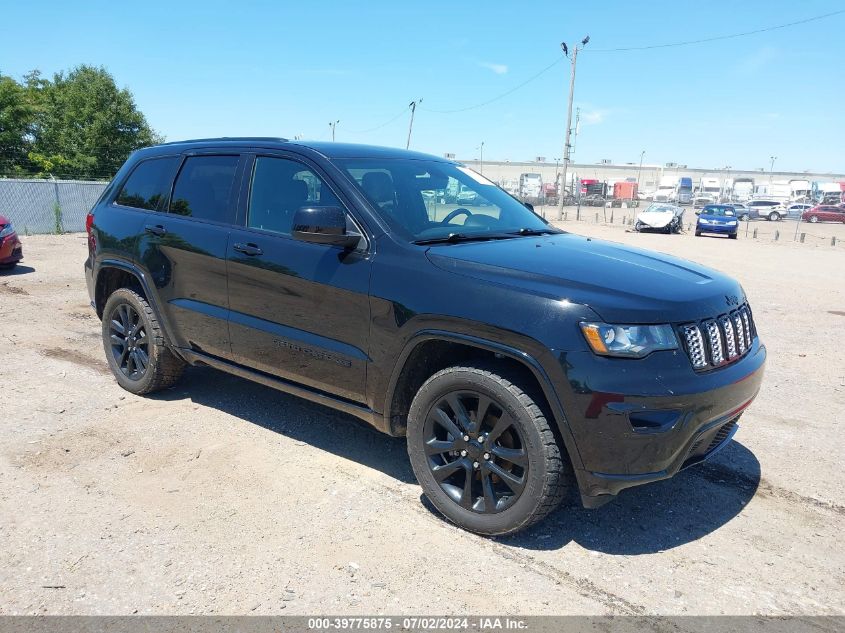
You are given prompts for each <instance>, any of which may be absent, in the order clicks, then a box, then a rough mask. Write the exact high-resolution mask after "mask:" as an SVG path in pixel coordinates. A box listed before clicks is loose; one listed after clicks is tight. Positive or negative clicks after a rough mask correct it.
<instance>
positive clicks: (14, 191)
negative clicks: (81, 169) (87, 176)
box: [0, 178, 108, 235]
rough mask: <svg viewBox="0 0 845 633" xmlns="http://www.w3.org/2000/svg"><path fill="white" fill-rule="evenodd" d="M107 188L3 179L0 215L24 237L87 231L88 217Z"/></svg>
mask: <svg viewBox="0 0 845 633" xmlns="http://www.w3.org/2000/svg"><path fill="white" fill-rule="evenodd" d="M107 185H108V183H107V182H105V181H97V180H31V179H17V178H0V215H4V216H6V217H7V218H8V219H9V220H10V221H11V222H12V224H13V225H14V226H15V228H16V229H17V231H18V233H20V234H23V235H32V234H35V233H63V232H65V231H84V230H85V216H86V215H87V213H88V211H90V210H91V207H93V206H94V203H95V202H96V201H97V198H99V197H100V194H101V193H103V190H104V189H105V188H106V186H107Z"/></svg>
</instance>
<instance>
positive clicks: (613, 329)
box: [581, 323, 678, 358]
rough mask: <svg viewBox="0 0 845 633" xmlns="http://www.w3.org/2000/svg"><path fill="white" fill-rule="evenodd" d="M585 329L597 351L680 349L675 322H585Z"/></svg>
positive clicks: (634, 353) (634, 354)
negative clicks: (634, 323)
mask: <svg viewBox="0 0 845 633" xmlns="http://www.w3.org/2000/svg"><path fill="white" fill-rule="evenodd" d="M581 331H582V332H584V337H585V338H586V339H587V342H588V343H589V344H590V347H591V348H592V350H593V351H594V352H595V353H596V354H601V355H602V356H627V357H629V358H642V357H643V356H648V355H649V354H651V353H652V352H656V351H657V350H665V349H677V348H678V339H677V337H676V336H675V332H674V330H673V329H672V326H671V325H609V324H607V323H582V324H581Z"/></svg>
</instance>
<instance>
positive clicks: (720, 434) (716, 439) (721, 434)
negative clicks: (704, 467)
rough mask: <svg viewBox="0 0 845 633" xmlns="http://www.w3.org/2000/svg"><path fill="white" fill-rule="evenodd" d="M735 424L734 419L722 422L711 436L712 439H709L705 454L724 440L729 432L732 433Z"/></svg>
mask: <svg viewBox="0 0 845 633" xmlns="http://www.w3.org/2000/svg"><path fill="white" fill-rule="evenodd" d="M735 426H736V419H733V420H731V421H730V422H728V423H727V424H723V425H722V426H721V428H719V430H718V431H717V432H716V435H714V436H713V439H712V440H710V445H709V446H708V447H707V450H706V451H705V455H706V454H707V453H709V452H710V451H712V450H714V449H716V448H717V447H718V446H719V445H720V444H721V443H722V442H724V441H725V440H726V439H728V437H730V434H731V433H733V430H734V427H735Z"/></svg>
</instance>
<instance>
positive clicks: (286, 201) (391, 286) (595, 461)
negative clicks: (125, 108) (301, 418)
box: [85, 138, 766, 534]
mask: <svg viewBox="0 0 845 633" xmlns="http://www.w3.org/2000/svg"><path fill="white" fill-rule="evenodd" d="M467 191H471V192H474V194H475V195H474V196H472V197H471V199H472V203H471V204H468V203H461V202H460V201H458V200H457V199H456V196H457V193H458V192H467ZM465 198H466V199H469V197H467V196H465ZM449 200H451V202H447V201H449ZM87 230H88V247H89V256H88V259H87V261H86V263H85V276H86V278H87V283H88V291H89V293H90V296H91V300H92V304H93V306H94V308H95V309H96V311H97V315H98V316H100V318H101V319H102V335H103V343H104V346H105V352H106V357H107V358H108V362H109V365H110V367H111V369H112V371H113V372H114V375H115V377H116V379H117V381H118V382H119V383H120V385H121V386H122V387H124V388H125V389H127V390H129V391H131V392H133V393H137V394H144V393H150V392H153V391H156V390H158V389H163V388H166V387H169V386H171V385H173V384H174V383H175V382H176V381H177V380H178V379H179V376H180V374H181V373H182V370H183V368H184V367H185V365H186V364H190V365H208V366H211V367H216V368H218V369H222V370H223V371H227V372H230V373H232V374H235V375H238V376H242V377H244V378H249V379H251V380H255V381H258V382H261V383H263V384H265V385H268V386H271V387H275V388H277V389H280V390H282V391H285V392H288V393H292V394H295V395H297V396H301V397H303V398H307V399H308V400H312V401H314V402H318V403H321V404H324V405H327V406H329V407H333V408H335V409H338V410H341V411H344V412H346V413H350V414H352V415H354V416H357V417H358V418H361V419H363V420H366V421H367V422H368V423H370V424H372V425H373V426H374V427H376V428H377V429H379V430H381V431H383V432H385V433H389V434H391V435H399V436H401V435H406V436H407V443H408V454H409V456H410V461H411V464H412V466H413V469H414V472H415V473H416V476H417V478H418V480H419V482H420V484H421V486H422V488H423V490H424V491H425V493H426V495H427V496H428V498H429V499H430V500H431V502H432V503H433V504H434V506H436V507H437V509H438V510H439V511H440V512H442V513H443V514H444V515H445V516H446V517H447V518H449V519H450V520H452V521H454V522H455V523H457V524H458V525H460V526H462V527H464V528H466V529H469V530H472V531H475V532H479V533H482V534H506V533H510V532H514V531H516V530H519V529H521V528H524V527H526V526H528V525H530V524H531V523H533V522H535V521H537V520H539V519H540V518H542V517H543V516H545V515H546V514H547V513H548V512H549V511H550V510H552V508H554V507H555V505H556V504H557V503H558V502H559V501H560V500H561V499H562V498H563V497H564V495H565V494H567V492H568V491H574V490H575V489H576V487H577V490H578V491H580V494H581V499H582V502H583V504H584V505H585V506H587V507H597V506H599V505H601V504H602V503H604V502H605V501H608V500H609V499H611V498H612V497H613V495H615V494H616V493H618V492H619V491H620V490H622V489H624V488H627V487H630V486H635V485H638V484H643V483H647V482H651V481H655V480H658V479H664V478H666V477H670V476H672V475H674V474H675V473H676V472H678V470H680V469H681V468H684V467H686V466H689V465H691V464H694V463H697V462H700V461H702V460H703V459H705V458H707V457H709V456H710V455H712V454H713V453H714V452H716V451H717V450H719V449H720V448H721V447H723V446H724V445H725V444H726V443H727V442H728V441H729V440H730V438H731V437H732V436H733V433H734V432H735V430H736V424H737V420H738V418H739V416H740V414H741V413H742V411H743V409H745V408H746V407H747V406H748V405H749V404H750V403H751V401H752V400H753V399H754V397H755V396H756V394H757V392H758V390H759V388H760V383H761V380H762V377H763V366H764V364H765V358H766V350H765V347H764V346H763V345H762V344H761V342H760V340H759V339H758V337H757V331H756V329H755V327H754V322H753V320H752V316H751V310H750V308H749V307H748V304H747V302H746V298H745V294H744V293H743V290H742V288H741V287H740V285H739V284H738V283H737V282H736V281H734V280H733V279H731V278H730V277H727V276H725V275H722V274H720V273H717V272H714V271H712V270H709V269H706V268H703V267H702V266H699V265H697V264H693V263H691V262H688V261H684V260H680V259H674V258H671V257H668V256H664V255H658V254H655V253H651V252H648V251H643V250H636V249H632V248H627V247H623V246H620V245H617V244H613V243H608V242H602V241H598V240H592V239H590V238H585V237H580V236H577V235H572V234H569V233H565V232H563V231H560V230H558V229H556V228H554V227H552V226H551V225H549V224H548V223H547V222H546V221H545V220H543V219H542V218H540V217H539V216H537V215H536V214H535V213H533V210H532V209H531V208H530V207H528V206H526V205H523V204H521V203H520V202H518V201H517V200H516V199H514V198H513V197H511V196H510V195H509V194H507V193H506V192H505V191H503V190H502V189H500V188H498V187H497V186H496V185H494V184H493V183H492V182H490V181H488V180H487V179H485V178H484V177H483V176H480V175H479V174H477V173H475V172H474V171H472V170H470V169H467V168H466V167H464V166H463V165H461V164H459V163H455V162H452V161H449V160H444V159H440V158H436V157H433V156H428V155H424V154H419V153H415V152H408V151H401V150H394V149H385V148H377V147H367V146H356V145H344V144H340V143H303V142H291V141H287V140H284V139H276V138H225V139H211V140H200V141H185V142H181V143H170V144H165V145H160V146H157V147H151V148H147V149H143V150H140V151H138V152H136V153H134V154H133V155H132V156H131V157H130V158H129V160H128V161H127V162H126V164H125V165H124V166H123V168H122V169H121V170H120V172H119V173H118V174H117V176H116V177H115V179H114V181H113V182H112V183H111V184H110V185H109V187H108V188H107V189H106V191H105V192H104V193H103V195H102V197H101V198H100V200H99V201H98V202H97V204H96V205H95V206H94V208H93V210H92V211H91V213H90V214H89V216H88V220H87Z"/></svg>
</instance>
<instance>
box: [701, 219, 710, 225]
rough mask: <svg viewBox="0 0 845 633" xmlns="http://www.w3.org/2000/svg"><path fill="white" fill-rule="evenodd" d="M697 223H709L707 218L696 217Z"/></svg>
mask: <svg viewBox="0 0 845 633" xmlns="http://www.w3.org/2000/svg"><path fill="white" fill-rule="evenodd" d="M698 222H699V224H710V220H708V219H707V218H698Z"/></svg>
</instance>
